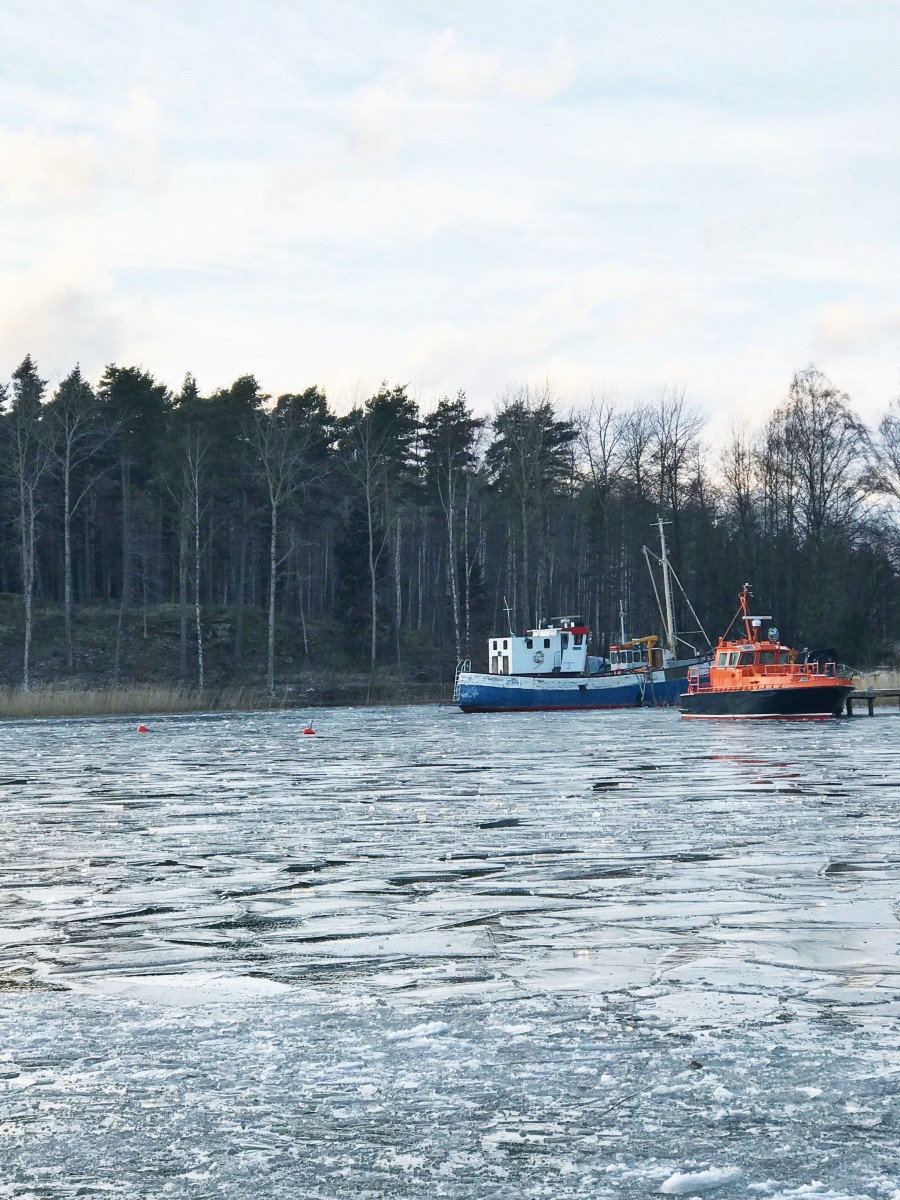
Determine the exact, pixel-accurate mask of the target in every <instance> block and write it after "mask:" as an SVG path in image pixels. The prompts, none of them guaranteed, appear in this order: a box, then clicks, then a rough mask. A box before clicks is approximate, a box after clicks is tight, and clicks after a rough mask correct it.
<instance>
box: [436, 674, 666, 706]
mask: <svg viewBox="0 0 900 1200" xmlns="http://www.w3.org/2000/svg"><path fill="white" fill-rule="evenodd" d="M686 671H687V667H685V668H683V669H682V670H681V671H673V670H671V669H668V670H660V671H651V672H649V673H647V674H646V675H645V676H641V675H638V674H637V673H634V672H628V673H624V674H622V675H587V676H585V675H575V676H572V677H571V678H565V677H564V676H558V675H556V676H527V675H488V674H482V673H480V672H475V671H465V672H463V673H462V674H461V675H460V676H459V679H458V681H457V697H456V702H457V704H458V705H459V707H460V708H461V709H462V710H463V712H468V713H477V712H552V711H565V710H573V709H599V708H638V707H657V706H659V707H665V706H668V705H673V704H675V703H676V702H677V701H678V698H679V696H681V694H682V693H683V692H684V691H685V689H686V688H687V675H686Z"/></svg>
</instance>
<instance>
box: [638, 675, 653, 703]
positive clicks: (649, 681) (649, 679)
mask: <svg viewBox="0 0 900 1200" xmlns="http://www.w3.org/2000/svg"><path fill="white" fill-rule="evenodd" d="M638 691H639V692H640V700H639V701H638V705H639V706H640V707H641V708H656V690H655V689H654V687H653V672H652V671H650V670H647V671H641V672H640V674H639V675H638ZM648 692H649V693H650V699H649V700H648V699H647V693H648Z"/></svg>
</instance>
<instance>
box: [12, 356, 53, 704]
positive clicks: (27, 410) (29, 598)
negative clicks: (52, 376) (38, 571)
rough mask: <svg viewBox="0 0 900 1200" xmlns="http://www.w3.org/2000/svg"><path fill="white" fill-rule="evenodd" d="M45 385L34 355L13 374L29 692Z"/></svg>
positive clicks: (44, 456)
mask: <svg viewBox="0 0 900 1200" xmlns="http://www.w3.org/2000/svg"><path fill="white" fill-rule="evenodd" d="M46 386H47V385H46V381H45V380H43V379H41V378H39V376H38V373H37V368H36V367H35V365H34V363H33V362H32V359H31V355H30V354H29V355H26V357H25V359H24V360H23V362H22V363H21V364H20V366H18V367H17V368H16V370H15V371H14V372H13V396H12V404H11V407H10V413H9V420H10V425H9V433H10V451H11V453H10V465H11V468H12V474H13V479H14V481H15V486H16V491H17V493H18V501H19V531H20V536H21V549H22V599H23V603H24V608H25V638H24V647H23V655H22V688H23V690H24V691H26V692H27V691H28V690H29V688H30V686H31V640H32V634H33V629H34V581H35V561H36V560H35V541H36V526H37V516H38V512H39V510H40V507H41V501H40V488H41V483H42V481H43V479H44V476H45V475H46V474H47V473H48V471H49V468H50V453H49V447H48V444H47V436H46V433H47V431H46V426H45V425H44V424H43V423H42V421H41V418H42V415H43V413H42V403H41V402H42V399H43V396H44V391H45V388H46Z"/></svg>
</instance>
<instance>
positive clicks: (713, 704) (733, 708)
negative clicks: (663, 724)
mask: <svg viewBox="0 0 900 1200" xmlns="http://www.w3.org/2000/svg"><path fill="white" fill-rule="evenodd" d="M852 691H853V688H852V687H848V686H846V685H845V684H834V683H822V684H804V685H803V686H801V687H790V686H788V687H778V688H753V689H749V688H748V689H746V690H737V689H736V690H733V691H732V690H726V689H722V690H720V691H713V690H711V691H702V690H701V691H698V692H687V693H685V695H683V696H682V697H681V699H680V700H679V702H678V707H679V709H680V710H681V715H682V716H683V717H687V718H688V719H692V718H696V719H702V720H707V721H709V720H721V721H728V720H766V719H769V720H804V721H826V720H828V718H829V717H837V716H840V714H841V710H842V709H843V707H844V703H845V701H846V699H847V697H848V696H849V695H850V693H851V692H852Z"/></svg>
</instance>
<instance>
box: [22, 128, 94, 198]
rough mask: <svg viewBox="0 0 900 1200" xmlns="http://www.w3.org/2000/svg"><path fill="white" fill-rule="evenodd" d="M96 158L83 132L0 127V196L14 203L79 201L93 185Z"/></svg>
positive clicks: (91, 144)
mask: <svg viewBox="0 0 900 1200" xmlns="http://www.w3.org/2000/svg"><path fill="white" fill-rule="evenodd" d="M97 158H98V156H97V151H96V147H95V144H94V141H93V139H92V138H91V137H90V136H88V135H87V134H79V135H77V136H74V137H64V136H61V135H59V134H55V133H45V132H39V131H38V130H35V129H23V130H11V129H2V128H0V196H2V198H3V199H4V200H6V201H7V202H8V203H10V204H13V205H17V206H32V205H38V206H45V205H58V204H60V203H71V202H72V201H80V200H82V199H84V198H85V197H86V196H89V195H91V194H92V193H93V191H94V189H95V187H96V184H97V177H98V161H97Z"/></svg>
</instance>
